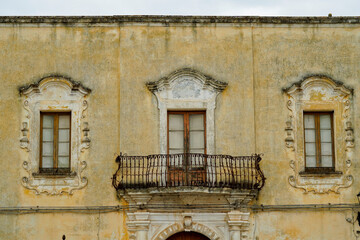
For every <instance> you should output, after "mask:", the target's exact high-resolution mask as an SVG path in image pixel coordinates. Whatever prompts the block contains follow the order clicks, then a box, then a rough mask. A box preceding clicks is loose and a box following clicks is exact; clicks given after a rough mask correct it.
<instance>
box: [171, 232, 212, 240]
mask: <svg viewBox="0 0 360 240" xmlns="http://www.w3.org/2000/svg"><path fill="white" fill-rule="evenodd" d="M167 240H210V239H209V238H208V237H206V236H204V235H202V234H200V233H196V232H179V233H176V234H174V235H172V236H170V237H169V238H168V239H167Z"/></svg>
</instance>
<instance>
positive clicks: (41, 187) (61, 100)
mask: <svg viewBox="0 0 360 240" xmlns="http://www.w3.org/2000/svg"><path fill="white" fill-rule="evenodd" d="M19 91H20V94H21V96H22V98H23V99H24V100H23V112H22V118H23V120H22V125H21V129H20V130H21V138H20V147H21V148H24V149H26V154H24V155H23V158H24V161H23V164H22V165H23V168H24V169H25V171H26V172H27V176H23V177H22V180H21V183H22V185H23V186H24V187H25V188H27V189H30V190H34V191H35V193H36V194H40V193H46V194H51V195H58V194H62V193H68V194H72V193H73V191H74V190H77V189H81V188H84V187H85V186H86V185H87V183H88V180H87V178H86V177H85V176H83V171H84V169H85V168H86V165H87V164H86V162H85V161H84V160H81V158H82V155H81V151H83V150H84V149H86V148H89V146H90V139H89V135H88V134H89V131H90V130H89V126H88V123H87V121H86V116H85V114H84V112H85V110H86V109H87V108H88V103H87V100H86V97H87V96H88V94H89V93H90V92H91V90H90V89H88V88H86V87H83V86H82V85H81V84H80V83H78V82H74V81H73V80H71V79H69V78H66V77H62V76H49V77H45V78H42V79H40V80H39V81H38V82H37V83H34V84H30V85H26V86H23V87H20V88H19ZM41 111H66V112H71V147H72V148H71V149H72V151H71V166H70V171H71V173H69V174H67V175H63V176H61V175H60V176H49V175H47V176H45V175H41V174H39V167H40V166H39V154H40V149H39V145H40V129H39V128H40V112H41ZM81 133H82V135H81Z"/></svg>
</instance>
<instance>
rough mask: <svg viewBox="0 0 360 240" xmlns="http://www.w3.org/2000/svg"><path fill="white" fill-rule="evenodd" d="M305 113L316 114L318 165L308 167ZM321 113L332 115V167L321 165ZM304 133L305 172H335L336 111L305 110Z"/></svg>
mask: <svg viewBox="0 0 360 240" xmlns="http://www.w3.org/2000/svg"><path fill="white" fill-rule="evenodd" d="M305 115H314V121H315V152H316V167H307V160H306V141H305ZM320 115H330V126H331V150H332V167H321V166H320V165H321V135H320ZM303 134H304V136H303V137H304V163H305V172H306V173H332V172H335V141H334V111H303Z"/></svg>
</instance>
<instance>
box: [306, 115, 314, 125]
mask: <svg viewBox="0 0 360 240" xmlns="http://www.w3.org/2000/svg"><path fill="white" fill-rule="evenodd" d="M304 125H305V128H315V116H314V115H310V114H304Z"/></svg>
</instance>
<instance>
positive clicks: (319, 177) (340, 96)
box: [284, 75, 354, 193]
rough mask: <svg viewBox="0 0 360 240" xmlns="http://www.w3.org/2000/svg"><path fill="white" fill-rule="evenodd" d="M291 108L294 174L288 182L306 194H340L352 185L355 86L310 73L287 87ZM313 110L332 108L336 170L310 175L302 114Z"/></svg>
mask: <svg viewBox="0 0 360 240" xmlns="http://www.w3.org/2000/svg"><path fill="white" fill-rule="evenodd" d="M284 92H285V93H286V97H287V108H288V110H289V114H288V119H287V121H286V127H285V132H286V138H285V145H286V147H287V152H286V153H287V157H288V159H289V160H290V167H291V169H292V170H293V175H291V176H290V177H289V183H290V185H291V186H293V187H295V188H300V189H303V190H304V193H307V192H314V193H328V192H335V193H339V189H340V188H346V187H349V186H351V185H352V183H353V176H352V175H351V161H352V159H353V147H354V137H353V129H352V122H351V112H350V111H351V108H350V107H351V100H352V89H349V88H347V87H345V86H344V85H343V84H342V83H340V82H338V81H334V80H333V79H331V78H329V77H326V76H322V75H314V76H309V77H306V78H304V79H303V80H301V81H300V82H297V83H295V84H293V85H292V86H291V87H290V88H287V89H284ZM311 111H317V112H319V111H328V112H330V111H332V112H333V117H334V120H333V121H334V123H333V125H334V147H335V172H331V173H330V172H329V173H320V174H315V173H312V174H309V173H306V172H304V169H305V162H304V161H305V159H304V158H305V157H304V129H303V113H304V112H311Z"/></svg>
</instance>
